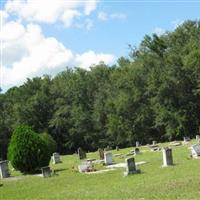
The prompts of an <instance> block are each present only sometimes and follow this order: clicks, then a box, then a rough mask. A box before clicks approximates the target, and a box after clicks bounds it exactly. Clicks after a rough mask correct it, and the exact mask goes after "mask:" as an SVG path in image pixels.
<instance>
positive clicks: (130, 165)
mask: <svg viewBox="0 0 200 200" xmlns="http://www.w3.org/2000/svg"><path fill="white" fill-rule="evenodd" d="M125 163H126V172H124V176H128V175H130V174H135V173H137V170H136V165H135V158H134V157H130V158H127V159H126V160H125Z"/></svg>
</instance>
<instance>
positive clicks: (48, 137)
mask: <svg viewBox="0 0 200 200" xmlns="http://www.w3.org/2000/svg"><path fill="white" fill-rule="evenodd" d="M40 137H41V139H42V140H43V141H44V142H45V143H46V145H47V146H48V149H49V152H50V154H53V153H54V152H55V151H56V148H57V144H56V142H55V140H54V139H53V137H52V136H51V135H49V134H48V133H42V134H41V135H40Z"/></svg>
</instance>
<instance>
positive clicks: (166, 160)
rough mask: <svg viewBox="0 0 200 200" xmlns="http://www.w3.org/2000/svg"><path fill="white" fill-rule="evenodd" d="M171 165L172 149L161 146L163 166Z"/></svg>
mask: <svg viewBox="0 0 200 200" xmlns="http://www.w3.org/2000/svg"><path fill="white" fill-rule="evenodd" d="M170 165H173V157H172V149H170V148H168V147H165V148H163V167H167V166H170Z"/></svg>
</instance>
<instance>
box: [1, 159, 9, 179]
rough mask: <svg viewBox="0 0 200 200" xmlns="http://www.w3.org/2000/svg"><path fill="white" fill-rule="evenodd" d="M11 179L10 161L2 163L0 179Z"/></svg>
mask: <svg viewBox="0 0 200 200" xmlns="http://www.w3.org/2000/svg"><path fill="white" fill-rule="evenodd" d="M7 177H9V171H8V160H4V161H0V178H1V179H3V178H7Z"/></svg>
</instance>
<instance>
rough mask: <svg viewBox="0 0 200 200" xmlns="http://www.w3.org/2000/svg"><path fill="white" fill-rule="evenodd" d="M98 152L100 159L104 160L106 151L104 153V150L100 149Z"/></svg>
mask: <svg viewBox="0 0 200 200" xmlns="http://www.w3.org/2000/svg"><path fill="white" fill-rule="evenodd" d="M98 151H99V159H100V160H103V159H104V151H103V149H101V148H99V149H98Z"/></svg>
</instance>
